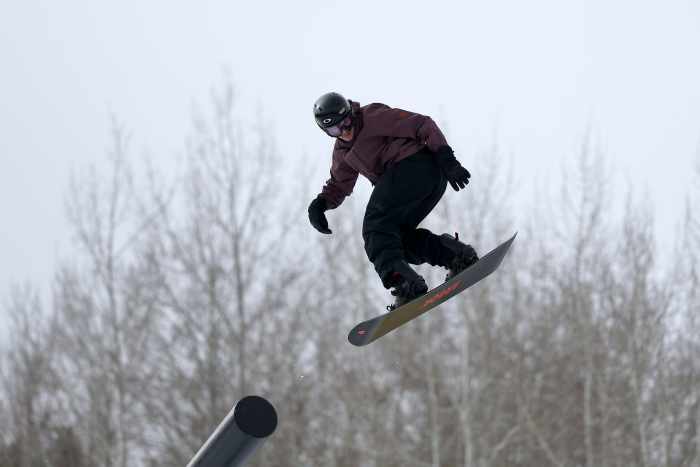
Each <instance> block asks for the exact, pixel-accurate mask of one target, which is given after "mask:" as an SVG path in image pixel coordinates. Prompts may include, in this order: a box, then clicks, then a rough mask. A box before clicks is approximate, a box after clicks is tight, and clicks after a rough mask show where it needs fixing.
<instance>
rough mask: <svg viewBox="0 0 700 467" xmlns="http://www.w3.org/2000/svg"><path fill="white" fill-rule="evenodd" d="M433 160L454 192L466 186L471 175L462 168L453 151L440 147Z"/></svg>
mask: <svg viewBox="0 0 700 467" xmlns="http://www.w3.org/2000/svg"><path fill="white" fill-rule="evenodd" d="M435 160H436V161H437V164H438V166H439V167H440V170H442V173H444V174H445V178H447V181H448V182H450V185H452V188H453V189H454V190H455V191H459V190H460V188H464V187H466V186H467V184H468V183H469V177H471V176H472V174H470V173H469V171H468V170H467V169H465V168H464V167H462V164H460V163H459V161H458V160H457V159H456V158H455V154H454V151H452V148H451V147H449V146H440V147H439V148H438V150H437V152H436V153H435Z"/></svg>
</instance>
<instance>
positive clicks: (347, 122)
mask: <svg viewBox="0 0 700 467" xmlns="http://www.w3.org/2000/svg"><path fill="white" fill-rule="evenodd" d="M351 125H352V120H351V119H350V116H349V115H348V116H347V117H345V118H344V119H343V120H341V121H340V122H339V123H337V124H335V125H333V126H329V127H325V128H323V127H322V129H323V131H325V132H326V134H327V135H328V136H332V137H334V138H337V137H338V136H340V135H342V134H343V130H345V129H347V128H350V126H351Z"/></svg>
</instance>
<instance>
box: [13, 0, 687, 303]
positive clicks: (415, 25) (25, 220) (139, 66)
mask: <svg viewBox="0 0 700 467" xmlns="http://www.w3.org/2000/svg"><path fill="white" fill-rule="evenodd" d="M224 68H228V69H229V70H230V72H231V76H232V77H233V79H234V81H235V83H236V85H237V87H238V91H239V93H240V94H241V98H242V103H241V107H242V109H243V110H247V111H249V110H251V109H255V108H256V107H257V106H262V107H263V109H264V110H265V112H266V113H267V115H268V117H269V118H270V119H271V120H273V121H274V126H275V128H274V134H275V135H276V136H277V139H278V146H279V149H280V152H281V153H282V154H283V155H284V156H285V157H286V158H289V159H291V160H294V159H298V158H300V156H301V155H302V153H304V152H305V153H307V154H309V155H312V156H313V157H315V158H317V160H318V164H319V170H318V171H317V173H318V174H319V178H318V184H319V188H320V185H321V183H322V181H323V175H324V174H325V173H326V171H327V168H328V163H329V158H328V157H329V147H330V141H329V140H328V138H326V137H324V136H323V135H322V134H321V133H320V132H319V131H318V129H317V128H316V127H315V125H314V123H313V120H312V118H311V106H312V103H313V101H314V100H315V99H316V97H317V96H318V95H320V94H321V93H323V92H326V91H328V90H338V91H340V92H343V93H344V94H346V96H347V97H350V98H353V99H355V100H358V101H360V102H361V103H369V102H376V101H379V102H385V103H387V104H389V105H392V106H397V107H402V108H406V109H409V110H414V111H418V112H421V113H424V114H428V115H432V116H434V117H435V118H436V120H438V121H447V122H449V127H448V128H447V131H446V133H447V135H448V139H449V141H450V142H451V144H452V145H453V147H454V148H455V149H456V152H457V154H458V157H459V158H460V159H461V160H462V162H463V163H464V165H465V166H467V167H469V165H470V162H472V161H473V160H474V158H475V157H476V156H477V155H478V152H479V151H483V150H484V149H486V148H488V147H489V145H490V144H491V143H492V142H493V141H494V140H496V141H497V142H498V143H499V144H500V145H501V147H502V148H503V150H504V152H506V153H507V154H512V155H513V157H514V160H515V168H516V173H515V175H516V177H517V180H518V183H519V185H520V187H521V189H520V191H519V193H520V196H524V197H526V198H528V201H529V198H531V196H530V193H531V191H532V189H533V187H534V184H535V183H543V180H545V181H546V182H547V183H551V184H552V185H556V184H557V177H558V175H559V173H560V165H561V160H562V159H564V158H569V157H572V156H573V155H574V154H575V153H576V151H577V149H578V147H579V144H580V142H581V139H582V137H583V135H584V133H585V129H586V127H587V126H588V125H590V126H591V128H592V129H593V131H594V134H595V135H596V140H597V141H598V144H599V146H600V148H601V149H602V150H603V151H604V152H605V154H606V155H607V156H608V158H609V160H610V164H611V166H612V167H613V169H614V171H615V174H616V177H617V178H618V179H619V180H620V181H622V182H629V183H631V184H633V185H635V186H637V187H642V188H643V187H644V186H645V185H646V186H647V189H648V192H649V194H650V196H651V199H652V201H653V202H654V205H655V206H656V212H657V218H658V222H659V233H660V235H661V237H660V238H661V239H662V241H663V242H670V240H671V238H672V234H673V230H674V227H675V223H676V222H677V220H678V218H679V216H680V213H681V208H682V203H683V201H684V197H685V195H686V193H687V192H688V190H689V187H690V172H691V169H692V166H693V160H694V158H695V155H696V153H697V151H698V143H699V142H700V2H698V1H697V0H663V1H661V0H659V1H645V0H634V1H631V0H624V1H610V0H588V1H580V0H578V1H561V0H559V1H557V0H530V1H527V2H522V1H514V0H513V1H505V0H489V1H488V2H486V1H462V2H458V1H439V0H433V1H431V2H425V1H420V2H418V1H415V2H414V1H405V0H404V1H383V2H379V1H376V0H375V1H364V0H355V1H352V2H350V1H346V2H339V1H338V2H335V1H325V2H311V1H307V2H303V1H295V2H287V1H266V0H259V1H256V2H237V1H226V2H224V1H208V0H199V1H197V2H193V1H189V2H182V1H167V2H166V1H134V0H120V1H118V2H105V1H95V0H93V1H76V0H64V1H61V2H56V1H38V0H22V1H12V0H0V83H1V85H0V212H1V213H2V224H1V228H0V290H7V289H6V287H7V286H8V285H9V284H10V283H11V282H13V281H22V280H25V279H30V280H33V281H36V282H37V283H38V284H39V285H41V286H42V287H46V286H47V284H48V281H49V279H50V277H51V273H52V271H53V268H54V266H55V263H56V260H57V259H58V258H60V257H62V256H66V255H67V254H68V252H69V251H70V238H69V236H68V230H67V226H66V222H65V220H64V219H65V216H64V209H63V197H64V193H65V190H66V188H67V183H68V178H69V175H70V172H71V169H72V168H81V167H85V166H86V165H87V164H89V163H93V162H94V163H98V164H99V163H102V162H103V160H104V150H105V148H106V147H107V146H108V136H109V131H108V130H109V116H110V114H111V113H114V114H116V115H117V116H118V118H119V119H120V120H122V121H123V122H124V123H125V124H126V125H127V127H128V128H129V129H130V130H131V132H132V137H133V140H132V142H133V144H132V148H133V149H134V150H135V153H136V154H138V153H140V152H141V151H142V150H144V149H146V148H148V149H149V150H150V151H151V152H152V153H153V154H154V156H155V157H156V158H157V159H158V160H159V161H160V162H161V163H162V164H168V163H169V162H168V161H169V160H171V159H173V158H174V156H176V155H177V154H181V153H182V151H183V149H182V148H183V142H184V139H185V136H186V135H187V132H188V130H189V127H190V121H191V117H190V116H191V111H192V108H193V105H194V103H197V105H198V106H200V107H202V108H206V104H207V96H208V93H209V90H210V88H211V87H212V86H214V85H216V84H218V83H220V82H221V76H222V70H223V69H224ZM536 181H537V182H536ZM619 187H620V188H621V190H619V191H618V194H620V195H622V194H623V193H622V191H623V190H624V184H623V185H619Z"/></svg>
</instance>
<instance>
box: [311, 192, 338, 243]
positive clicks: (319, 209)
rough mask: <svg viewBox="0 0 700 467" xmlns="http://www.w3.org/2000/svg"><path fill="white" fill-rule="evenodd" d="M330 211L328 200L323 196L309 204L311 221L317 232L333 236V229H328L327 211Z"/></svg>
mask: <svg viewBox="0 0 700 467" xmlns="http://www.w3.org/2000/svg"><path fill="white" fill-rule="evenodd" d="M327 210H328V206H327V205H326V199H325V198H323V197H321V195H319V196H317V197H316V198H314V200H313V201H311V204H309V221H310V222H311V225H313V226H314V228H315V229H316V230H318V231H319V232H321V233H324V234H331V233H333V232H331V229H329V228H328V220H327V219H326V215H325V214H324V212H325V211H327Z"/></svg>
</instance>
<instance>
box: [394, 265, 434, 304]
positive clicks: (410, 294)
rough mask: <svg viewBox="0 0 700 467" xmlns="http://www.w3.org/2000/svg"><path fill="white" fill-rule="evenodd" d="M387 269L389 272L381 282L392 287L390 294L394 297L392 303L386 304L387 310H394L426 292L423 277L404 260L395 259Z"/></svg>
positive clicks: (426, 286) (426, 287) (426, 288)
mask: <svg viewBox="0 0 700 467" xmlns="http://www.w3.org/2000/svg"><path fill="white" fill-rule="evenodd" d="M389 270H390V272H388V273H387V275H386V276H385V277H386V278H385V279H384V280H383V282H384V283H385V285H388V286H389V287H393V290H392V291H391V295H393V296H394V297H396V299H395V300H394V303H393V304H392V305H387V307H386V309H387V310H389V311H391V310H394V309H396V308H398V307H400V306H402V305H405V304H406V303H408V302H410V301H411V300H413V299H415V298H418V297H420V296H421V295H424V294H425V293H427V292H428V285H427V284H426V283H425V279H423V278H422V277H421V276H420V275H419V274H418V273H417V272H416V271H414V270H413V269H412V268H411V267H410V266H409V265H408V263H407V262H406V261H404V260H399V261H395V262H394V263H392V264H391V266H390V268H389Z"/></svg>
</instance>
